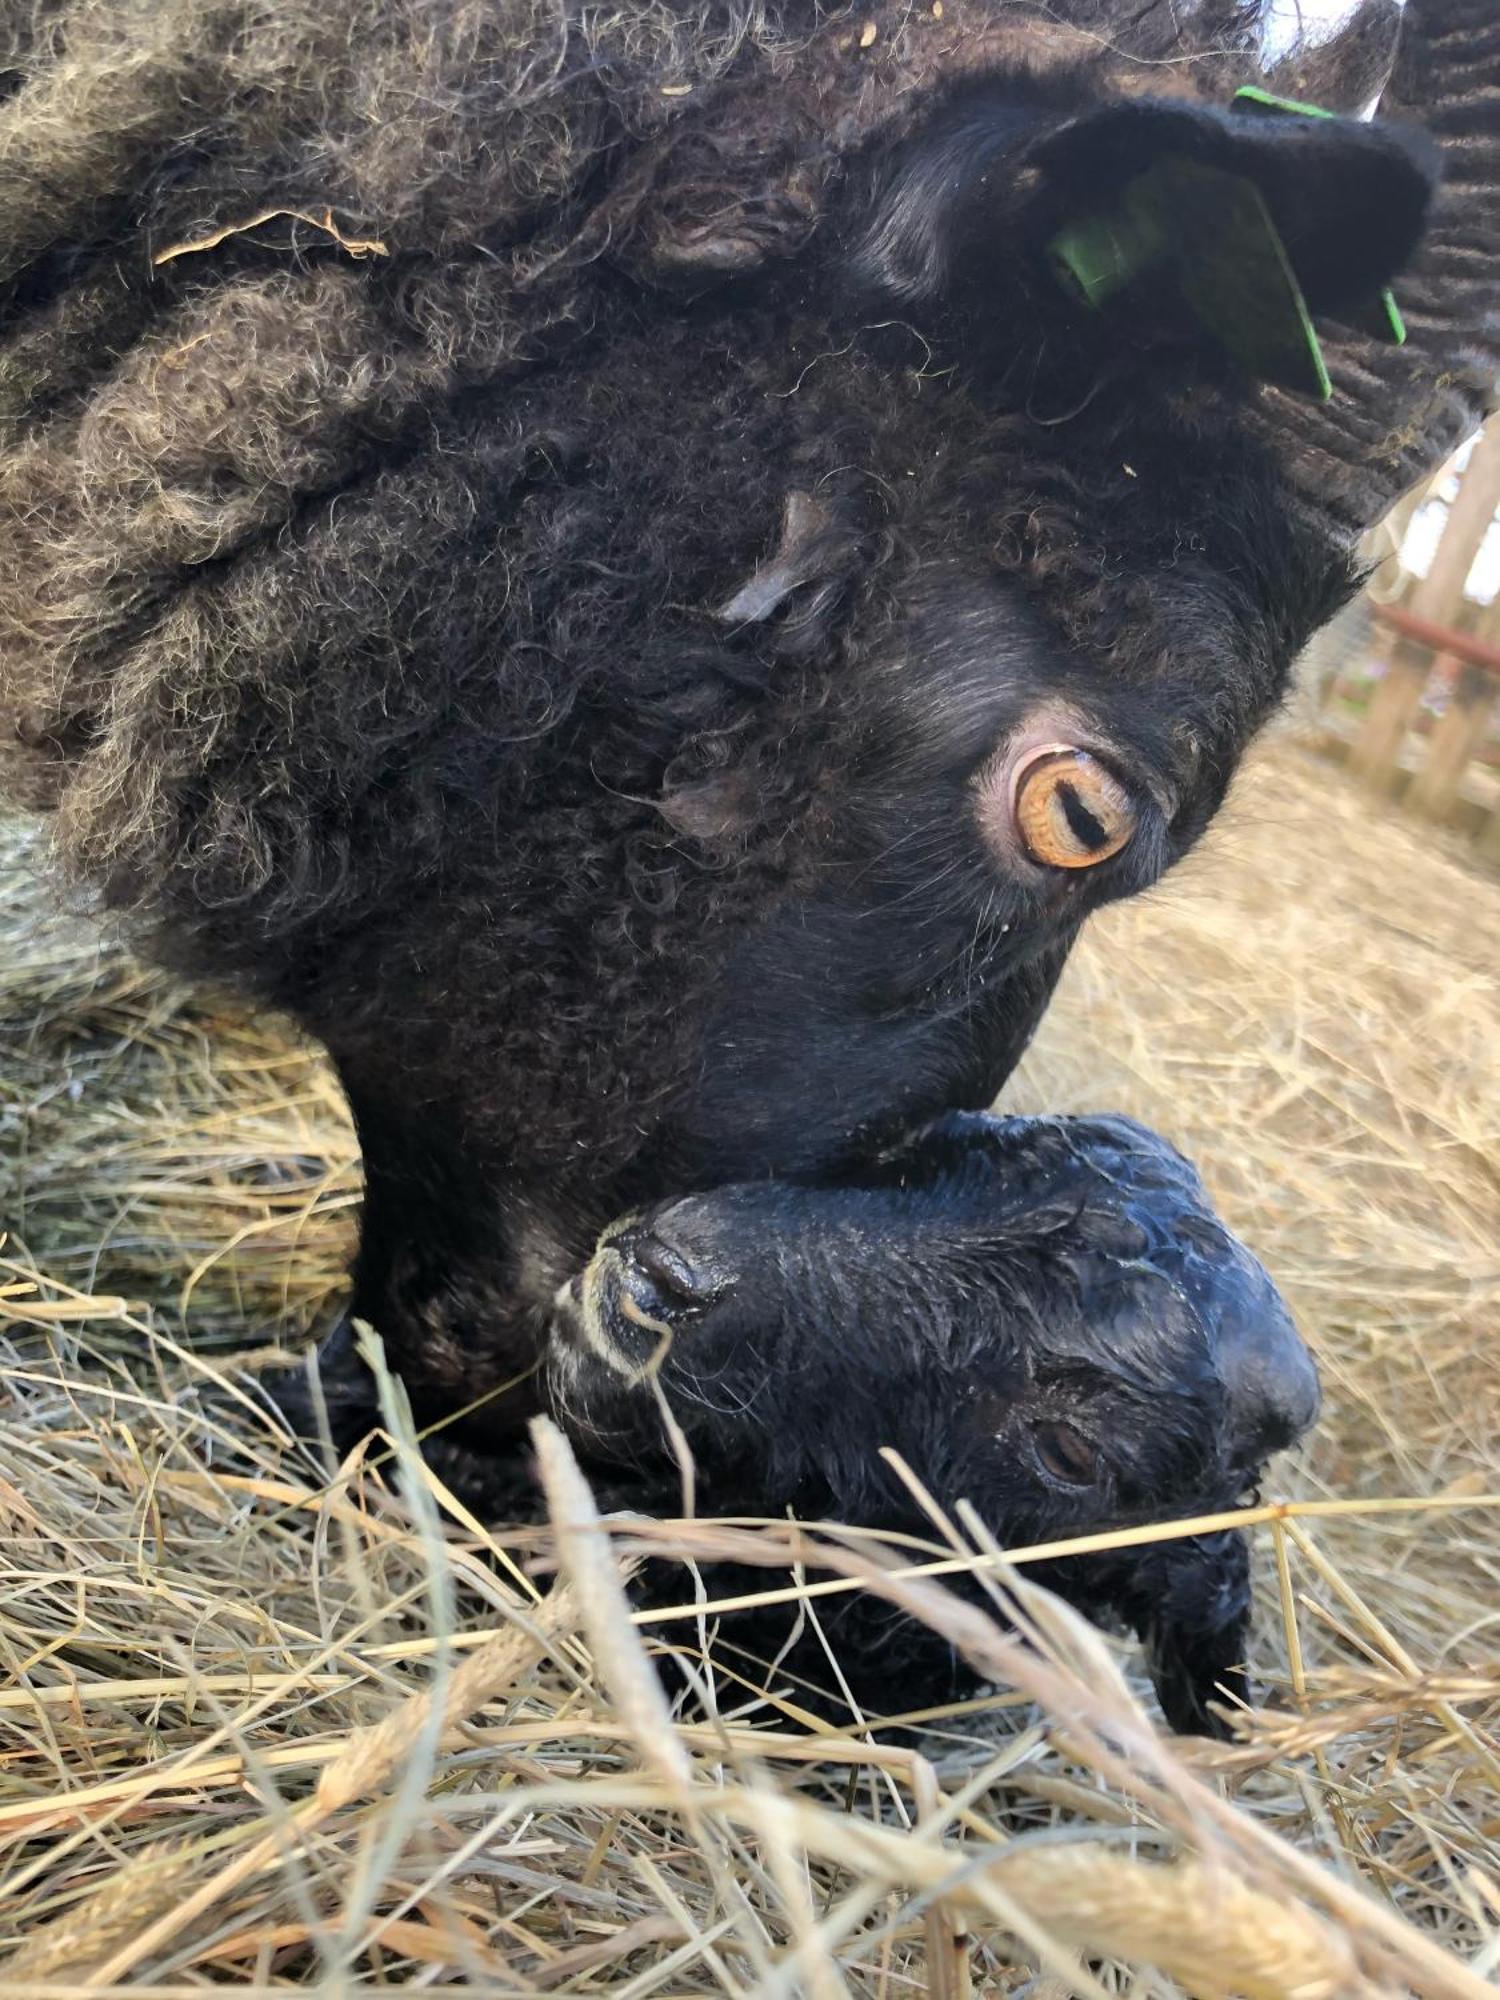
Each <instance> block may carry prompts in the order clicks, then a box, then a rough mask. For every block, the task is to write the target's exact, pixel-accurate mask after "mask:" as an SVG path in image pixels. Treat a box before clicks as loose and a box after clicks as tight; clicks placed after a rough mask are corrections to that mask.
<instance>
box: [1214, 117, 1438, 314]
mask: <svg viewBox="0 0 1500 2000" xmlns="http://www.w3.org/2000/svg"><path fill="white" fill-rule="evenodd" d="M1229 103H1230V108H1231V110H1234V111H1239V112H1248V113H1249V114H1250V115H1251V116H1252V117H1267V116H1269V117H1273V118H1275V117H1281V118H1332V117H1334V116H1335V115H1336V114H1335V113H1334V112H1332V111H1325V110H1324V109H1323V106H1322V105H1321V104H1303V103H1302V102H1301V101H1300V100H1299V99H1297V98H1295V97H1273V96H1272V94H1271V92H1270V91H1269V90H1259V89H1257V88H1256V86H1255V85H1254V84H1251V83H1247V84H1246V85H1245V86H1244V87H1243V88H1242V89H1240V90H1237V91H1236V92H1235V93H1234V96H1233V97H1232V98H1231V99H1230V100H1229ZM1346 317H1347V318H1348V320H1349V323H1350V325H1351V326H1357V327H1358V328H1359V330H1360V332H1361V333H1367V334H1368V335H1369V336H1370V338H1371V339H1372V340H1381V341H1384V342H1385V343H1386V345H1387V346H1390V347H1404V346H1405V345H1406V321H1405V320H1404V319H1402V317H1401V308H1400V307H1399V306H1398V305H1397V304H1396V294H1395V293H1394V292H1393V291H1391V290H1390V289H1389V287H1387V289H1386V290H1384V291H1383V292H1382V293H1381V294H1380V296H1379V298H1378V299H1376V300H1374V301H1373V302H1372V303H1371V304H1370V305H1368V306H1365V307H1364V308H1363V309H1362V310H1360V311H1358V312H1353V313H1349V314H1347V315H1346Z"/></svg>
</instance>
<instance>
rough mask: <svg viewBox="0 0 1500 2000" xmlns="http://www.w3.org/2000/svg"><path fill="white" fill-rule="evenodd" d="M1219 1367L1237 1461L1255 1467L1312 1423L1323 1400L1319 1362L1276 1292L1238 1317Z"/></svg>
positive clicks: (1281, 1448) (1306, 1429)
mask: <svg viewBox="0 0 1500 2000" xmlns="http://www.w3.org/2000/svg"><path fill="white" fill-rule="evenodd" d="M1220 1367H1221V1369H1222V1371H1223V1379H1224V1387H1225V1391H1226V1393H1227V1396H1228V1406H1229V1425H1230V1435H1231V1448H1232V1450H1233V1454H1234V1459H1235V1463H1236V1464H1238V1465H1242V1466H1246V1467H1251V1466H1253V1467H1257V1468H1258V1467H1259V1466H1261V1465H1262V1464H1264V1462H1265V1460H1266V1459H1268V1458H1269V1457H1270V1455H1271V1453H1272V1452H1273V1451H1282V1450H1284V1449H1285V1447H1286V1446H1287V1445H1290V1444H1295V1443H1296V1441H1297V1439H1298V1438H1300V1437H1301V1436H1303V1434H1304V1433H1305V1432H1306V1431H1308V1430H1310V1429H1311V1428H1312V1425H1313V1422H1314V1420H1315V1419H1316V1417H1317V1414H1318V1406H1319V1404H1320V1403H1321V1401H1322V1390H1321V1388H1320V1386H1319V1383H1318V1369H1317V1364H1316V1362H1314V1360H1313V1358H1312V1355H1311V1354H1310V1353H1309V1352H1308V1348H1307V1343H1306V1342H1305V1341H1304V1340H1303V1338H1302V1336H1301V1334H1300V1333H1298V1331H1297V1329H1296V1327H1295V1326H1294V1325H1293V1324H1292V1320H1291V1315H1290V1314H1289V1313H1288V1312H1287V1311H1286V1310H1285V1309H1284V1307H1282V1305H1281V1303H1280V1301H1279V1300H1277V1299H1275V1297H1274V1295H1273V1297H1272V1298H1271V1299H1269V1300H1267V1301H1266V1302H1265V1304H1264V1306H1263V1307H1262V1310H1261V1311H1259V1312H1256V1313H1252V1314H1249V1315H1247V1316H1246V1317H1245V1318H1244V1319H1243V1320H1241V1321H1240V1322H1239V1324H1238V1325H1237V1326H1236V1328H1235V1330H1234V1336H1233V1338H1232V1339H1230V1340H1229V1341H1227V1342H1226V1344H1225V1346H1224V1349H1223V1352H1222V1354H1221V1357H1220Z"/></svg>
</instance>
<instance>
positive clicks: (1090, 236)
mask: <svg viewBox="0 0 1500 2000" xmlns="http://www.w3.org/2000/svg"><path fill="white" fill-rule="evenodd" d="M1048 253H1049V255H1050V257H1051V260H1052V266H1053V270H1054V271H1055V272H1056V274H1057V277H1058V280H1059V282H1060V283H1061V284H1062V285H1063V287H1064V289H1066V290H1067V291H1069V292H1071V293H1072V294H1073V296H1074V297H1075V298H1078V299H1081V300H1082V301H1084V302H1085V303H1087V304H1088V305H1090V306H1093V307H1096V308H1097V307H1100V306H1102V305H1103V304H1104V303H1105V302H1106V301H1107V300H1108V299H1109V298H1110V297H1112V296H1113V294H1114V293H1116V292H1118V291H1120V290H1122V289H1123V287H1124V286H1126V285H1128V284H1129V283H1131V282H1132V281H1133V280H1134V279H1136V278H1138V277H1140V276H1141V275H1142V274H1143V273H1144V272H1147V271H1149V270H1151V269H1152V268H1153V267H1154V266H1160V267H1161V269H1162V271H1163V274H1164V275H1165V274H1167V273H1170V275H1171V276H1172V277H1173V278H1175V279H1176V282H1177V287H1178V289H1179V291H1180V292H1181V294H1182V296H1183V298H1184V299H1185V300H1186V301H1187V302H1188V304H1189V305H1190V306H1191V307H1192V309H1193V311H1194V313H1195V314H1196V315H1197V317H1198V318H1199V319H1200V320H1201V321H1202V322H1203V324H1204V326H1206V327H1207V328H1208V330H1209V331H1210V332H1211V333H1212V334H1214V335H1215V336H1216V337H1217V339H1218V340H1219V341H1220V342H1221V343H1222V344H1223V346H1224V347H1226V348H1227V349H1228V350H1229V352H1230V353H1231V354H1232V355H1233V356H1234V358H1235V360H1236V361H1238V362H1239V364H1240V366H1241V367H1242V368H1243V369H1244V370H1245V371H1246V373H1247V374H1249V375H1252V376H1254V377H1256V378H1257V379H1258V380H1260V381H1264V382H1274V383H1276V384H1277V385H1278V386H1279V387H1281V388H1284V389H1291V390H1294V391H1296V392H1297V393H1298V394H1300V395H1304V396H1314V397H1316V398H1317V399H1318V400H1319V401H1320V402H1326V401H1327V400H1328V397H1329V395H1330V394H1331V388H1330V384H1329V380H1328V370H1327V369H1326V368H1325V366H1324V365H1323V350H1322V349H1321V347H1319V345H1318V336H1317V334H1316V333H1315V332H1314V331H1313V324H1312V321H1311V319H1310V318H1309V317H1308V312H1307V306H1306V304H1305V302H1304V300H1303V297H1302V288H1301V286H1300V285H1299V284H1298V283H1297V279H1296V276H1295V274H1294V273H1293V270H1292V267H1291V263H1290V261H1289V259H1288V257H1287V254H1286V250H1285V248H1284V247H1283V245H1282V241H1281V238H1280V236H1279V235H1278V233H1277V230H1276V226H1275V224H1274V223H1273V222H1272V220H1271V215H1270V211H1269V209H1267V207H1266V204H1265V202H1264V200H1263V199H1262V197H1261V194H1260V190H1259V189H1258V188H1257V187H1256V186H1255V185H1254V184H1253V183H1252V182H1250V181H1247V180H1245V179H1244V178H1243V176H1241V175H1239V174H1230V173H1225V172H1224V171H1223V169H1222V168H1219V167H1205V166H1200V165H1198V164H1197V163H1196V162H1195V161H1192V160H1184V159H1166V160H1159V161H1158V162H1157V164H1156V165H1155V166H1154V167H1150V168H1148V169H1147V170H1146V172H1145V173H1143V174H1139V175H1138V176H1137V177H1136V179H1135V180H1133V181H1132V182H1131V183H1130V185H1129V186H1128V187H1127V188H1126V189H1125V192H1124V196H1123V198H1122V199H1121V201H1120V204H1119V206H1118V207H1117V208H1114V209H1112V210H1110V211H1109V212H1108V213H1106V214H1103V215H1094V216H1087V217H1084V218H1083V219H1082V220H1080V221H1078V222H1074V223H1070V224H1069V225H1068V226H1067V227H1066V228H1065V229H1062V230H1060V231H1059V232H1058V234H1057V235H1056V236H1055V237H1054V238H1053V239H1052V241H1051V243H1050V244H1049V245H1048Z"/></svg>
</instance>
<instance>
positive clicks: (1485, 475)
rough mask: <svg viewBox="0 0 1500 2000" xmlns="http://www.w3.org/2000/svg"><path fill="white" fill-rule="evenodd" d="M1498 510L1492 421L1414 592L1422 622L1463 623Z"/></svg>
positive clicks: (1499, 445)
mask: <svg viewBox="0 0 1500 2000" xmlns="http://www.w3.org/2000/svg"><path fill="white" fill-rule="evenodd" d="M1497 508H1500V422H1492V423H1491V424H1490V425H1489V426H1488V427H1487V428H1486V430H1485V431H1484V433H1483V435H1482V436H1481V437H1480V440H1479V442H1478V444H1476V445H1475V447H1474V449H1473V451H1472V452H1471V453H1470V454H1469V462H1468V464H1467V465H1466V466H1465V467H1464V469H1463V474H1462V476H1461V477H1460V479H1459V483H1458V492H1457V494H1456V496H1455V497H1454V501H1453V504H1452V506H1451V507H1450V508H1449V509H1448V518H1447V520H1446V521H1445V522H1444V523H1443V534H1442V539H1441V541H1439V543H1438V545H1437V548H1436V550H1435V551H1434V554H1433V558H1432V565H1431V567H1430V568H1429V570H1428V572H1427V574H1426V576H1424V577H1423V578H1422V579H1421V580H1420V581H1419V582H1418V583H1417V584H1416V586H1415V587H1414V589H1413V591H1412V594H1411V606H1410V608H1411V609H1412V610H1413V611H1415V612H1416V613H1417V615H1418V617H1420V618H1431V619H1433V620H1435V621H1436V622H1437V623H1438V624H1440V625H1452V624H1455V623H1456V622H1457V616H1458V611H1459V607H1460V606H1461V605H1462V603H1463V599H1464V585H1465V583H1467V582H1468V579H1469V571H1470V570H1471V569H1472V568H1473V567H1474V558H1475V556H1477V555H1478V553H1479V547H1480V544H1481V543H1482V542H1483V540H1484V538H1485V536H1486V535H1487V534H1488V533H1489V529H1490V523H1491V522H1492V521H1493V520H1494V518H1495V512H1496V509H1497Z"/></svg>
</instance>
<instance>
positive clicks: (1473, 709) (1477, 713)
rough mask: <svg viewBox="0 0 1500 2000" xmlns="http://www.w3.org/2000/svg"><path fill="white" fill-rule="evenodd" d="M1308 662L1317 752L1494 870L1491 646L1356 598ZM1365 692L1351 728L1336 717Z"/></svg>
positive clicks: (1498, 765)
mask: <svg viewBox="0 0 1500 2000" xmlns="http://www.w3.org/2000/svg"><path fill="white" fill-rule="evenodd" d="M1311 664H1312V666H1313V671H1314V675H1315V677H1316V678H1317V679H1318V680H1319V681H1320V682H1321V687H1320V690H1319V694H1320V699H1319V707H1320V712H1321V715H1320V727H1319V731H1318V734H1319V739H1320V742H1321V744H1322V746H1323V747H1324V748H1325V749H1328V750H1331V751H1332V752H1333V753H1334V754H1336V755H1342V756H1343V757H1344V758H1345V759H1346V761H1347V764H1348V768H1349V770H1350V771H1351V772H1352V773H1353V774H1354V775H1355V776H1356V777H1357V778H1358V779H1359V780H1360V782H1361V783H1362V784H1364V785H1366V786H1368V787H1369V789H1370V790H1371V791H1373V792H1377V793H1379V794H1380V795H1381V796H1383V797H1385V798H1394V799H1399V800H1400V802H1401V804H1402V805H1403V806H1404V807H1405V808H1407V809H1408V810H1410V811H1412V812H1414V813H1419V814H1421V815H1422V816H1423V817H1424V818H1426V819H1429V820H1434V821H1437V822H1439V823H1440V824H1443V825H1447V826H1452V827H1455V828H1456V829H1457V830H1459V831H1461V832H1465V833H1467V834H1469V835H1470V836H1471V837H1472V838H1473V839H1474V840H1475V843H1476V845H1477V847H1478V850H1479V852H1480V854H1481V855H1482V856H1483V857H1484V858H1485V859H1487V860H1489V861H1493V862H1496V863H1500V739H1497V737H1496V734H1495V725H1496V722H1497V718H1500V646H1497V645H1495V644H1493V643H1492V642H1491V641H1490V640H1489V639H1488V638H1486V637H1480V636H1479V635H1477V634H1476V633H1473V632H1466V631H1462V630H1460V629H1459V628H1458V627H1456V626H1451V625H1439V624H1436V623H1434V622H1433V621H1432V620H1431V619H1429V618H1423V617H1421V616H1419V615H1418V614H1416V613H1415V612H1412V611H1409V610H1407V609H1405V608H1404V607H1403V606H1401V605H1398V604H1379V603H1375V602H1374V601H1372V600H1371V599H1369V598H1365V599H1362V600H1361V602H1360V604H1359V605H1358V606H1357V607H1354V608H1352V610H1351V613H1349V614H1346V617H1345V619H1344V620H1341V621H1336V623H1335V625H1334V626H1333V627H1331V628H1330V630H1329V633H1328V635H1327V636H1326V638H1324V639H1323V641H1322V647H1321V651H1320V652H1315V654H1314V658H1313V661H1312V663H1311ZM1372 673H1373V674H1374V675H1375V676H1376V678H1375V679H1374V680H1373V684H1371V683H1370V678H1369V677H1370V675H1371V674H1372ZM1366 691H1368V700H1367V703H1366V705H1365V707H1364V710H1363V714H1362V715H1358V714H1356V718H1355V719H1354V721H1353V723H1352V728H1351V726H1350V725H1349V722H1348V720H1347V719H1346V718H1345V717H1344V715H1343V710H1344V709H1345V708H1346V707H1347V706H1348V705H1349V704H1350V703H1351V702H1357V701H1358V700H1359V699H1360V698H1361V697H1362V696H1364V694H1365V693H1366Z"/></svg>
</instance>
